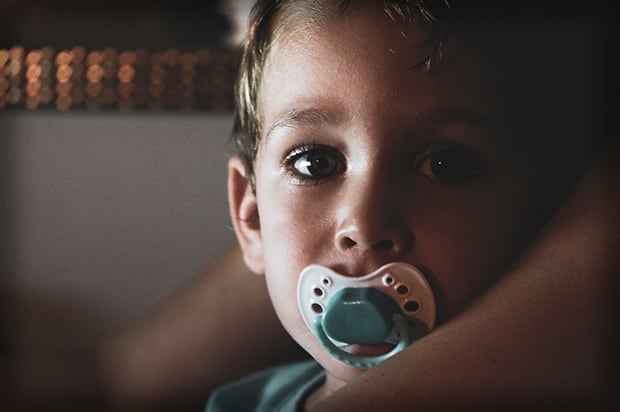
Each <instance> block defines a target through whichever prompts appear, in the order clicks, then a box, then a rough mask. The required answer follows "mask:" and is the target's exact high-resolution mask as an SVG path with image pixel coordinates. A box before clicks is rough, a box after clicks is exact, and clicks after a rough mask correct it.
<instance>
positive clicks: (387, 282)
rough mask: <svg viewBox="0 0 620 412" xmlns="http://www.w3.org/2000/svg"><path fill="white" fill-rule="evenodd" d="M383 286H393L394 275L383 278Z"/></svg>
mask: <svg viewBox="0 0 620 412" xmlns="http://www.w3.org/2000/svg"><path fill="white" fill-rule="evenodd" d="M383 284H384V285H385V286H392V285H393V284H394V278H393V277H392V275H385V276H383Z"/></svg>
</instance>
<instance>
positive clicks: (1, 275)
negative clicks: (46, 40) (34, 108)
mask: <svg viewBox="0 0 620 412" xmlns="http://www.w3.org/2000/svg"><path fill="white" fill-rule="evenodd" d="M12 136H13V133H12V124H11V121H10V118H9V117H8V116H6V115H0V242H2V243H1V244H0V355H5V354H8V353H10V351H11V345H10V343H9V338H8V336H9V329H10V328H11V322H12V321H13V320H14V316H13V315H14V303H15V299H14V297H13V294H12V293H11V290H12V282H13V281H14V276H15V260H14V256H15V228H14V219H13V217H14V216H13V205H12V199H13V193H14V185H15V181H14V180H15V179H14V177H13V172H14V167H13V158H12V156H11V154H12V153H13V150H12V149H13V138H12Z"/></svg>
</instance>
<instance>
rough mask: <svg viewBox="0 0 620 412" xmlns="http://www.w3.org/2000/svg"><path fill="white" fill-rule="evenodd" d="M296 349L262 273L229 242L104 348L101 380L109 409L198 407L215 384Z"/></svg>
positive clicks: (285, 357) (292, 353) (283, 358)
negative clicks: (199, 271) (193, 276)
mask: <svg viewBox="0 0 620 412" xmlns="http://www.w3.org/2000/svg"><path fill="white" fill-rule="evenodd" d="M300 351H301V349H298V348H297V346H296V345H295V344H294V343H293V342H292V340H291V339H290V338H289V337H288V335H287V334H286V332H285V331H284V329H283V328H282V327H281V325H280V323H279V322H278V320H277V318H276V316H275V313H274V312H273V310H272V309H271V304H270V302H269V298H268V295H267V290H266V286H265V281H264V278H263V277H261V276H256V275H254V274H252V273H251V272H250V271H249V270H248V269H247V268H246V267H245V265H244V264H243V259H242V257H241V253H240V251H239V249H238V248H237V247H236V246H235V245H231V246H229V247H228V248H227V249H226V250H225V251H224V252H223V253H222V254H221V255H220V256H219V257H218V259H216V260H215V261H214V262H213V263H212V264H211V265H210V266H209V267H207V269H206V271H205V272H204V273H203V274H201V275H200V276H198V277H197V278H196V279H194V280H193V281H192V282H190V283H189V284H188V285H186V286H185V287H184V288H183V289H182V290H180V291H179V292H178V293H177V294H176V295H174V296H173V297H172V298H171V299H170V300H169V301H168V302H165V303H164V304H163V305H162V306H161V307H160V308H159V309H158V310H157V311H155V312H154V313H153V314H152V315H151V316H149V317H148V318H147V319H146V320H145V321H144V322H142V323H141V324H139V325H137V326H135V327H132V328H130V329H128V330H127V331H126V332H124V333H121V334H119V335H118V336H116V337H114V338H113V339H112V340H110V341H109V342H107V343H106V344H105V345H104V346H103V347H102V349H101V366H102V370H103V376H102V379H103V383H104V385H105V386H106V390H105V392H106V393H108V394H109V398H110V399H109V401H110V402H111V403H112V404H113V406H114V407H118V406H122V407H123V408H126V407H129V406H131V409H132V410H135V408H138V407H139V408H143V409H144V410H154V409H156V410H162V409H163V410H167V409H166V408H169V407H174V410H181V408H187V409H191V410H200V409H201V408H202V407H203V406H204V403H205V401H206V398H207V396H208V394H209V392H210V391H211V390H212V389H213V388H214V387H215V386H218V385H221V384H223V383H225V382H226V381H229V380H232V379H235V378H238V377H241V376H243V375H246V374H248V373H250V372H252V371H255V370H258V369H261V368H264V367H265V366H268V365H272V364H274V363H275V362H278V361H280V362H283V361H286V360H290V359H291V358H293V357H299V356H300V355H301V352H300ZM155 406H157V407H156V408H155Z"/></svg>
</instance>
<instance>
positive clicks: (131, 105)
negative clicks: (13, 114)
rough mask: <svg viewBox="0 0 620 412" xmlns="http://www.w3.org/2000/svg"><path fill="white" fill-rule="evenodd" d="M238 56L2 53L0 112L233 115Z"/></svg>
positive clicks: (79, 49) (112, 51)
mask: <svg viewBox="0 0 620 412" xmlns="http://www.w3.org/2000/svg"><path fill="white" fill-rule="evenodd" d="M239 59H240V53H239V51H238V50H212V49H199V50H194V51H181V50H178V49H166V50H163V51H149V50H146V49H134V50H117V49H115V48H112V47H109V48H105V49H102V50H85V49H84V48H83V47H80V46H76V47H73V48H71V49H68V50H54V49H53V48H50V47H43V48H40V49H32V50H25V49H24V48H23V47H21V46H14V47H11V48H9V49H0V110H9V109H16V108H17V109H28V110H35V109H52V110H59V111H66V110H76V109H78V110H79V109H81V110H88V111H99V110H117V111H123V112H130V111H135V110H153V111H158V110H179V111H194V110H206V111H230V110H232V109H233V106H234V102H233V87H234V81H235V78H236V74H237V68H238V64H239Z"/></svg>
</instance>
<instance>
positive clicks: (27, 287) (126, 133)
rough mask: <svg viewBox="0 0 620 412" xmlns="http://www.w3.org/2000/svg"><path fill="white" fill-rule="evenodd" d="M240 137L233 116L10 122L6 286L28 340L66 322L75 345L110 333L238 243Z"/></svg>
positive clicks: (1, 118)
mask: <svg viewBox="0 0 620 412" xmlns="http://www.w3.org/2000/svg"><path fill="white" fill-rule="evenodd" d="M231 125H232V115H230V114H222V115H214V114H205V113H203V114H178V115H172V114H154V113H137V114H119V113H105V112H104V113H86V112H70V113H58V112H53V111H50V112H45V111H39V112H25V111H15V112H5V113H1V114H0V128H1V129H0V130H1V131H0V134H1V136H0V139H2V140H3V142H2V145H1V147H0V150H2V154H1V155H0V160H1V161H2V162H3V168H2V169H1V170H2V172H3V173H2V177H1V179H2V181H0V183H1V184H2V200H3V202H4V204H3V207H2V209H1V211H2V212H3V215H4V216H3V218H4V219H3V221H2V222H3V223H2V226H0V229H1V230H2V232H3V233H2V236H3V238H4V239H5V242H6V245H5V246H6V247H4V254H3V256H2V259H3V262H2V263H3V269H4V270H3V272H5V273H3V280H1V281H0V282H1V283H0V286H1V287H2V288H3V289H4V291H5V292H7V293H6V294H5V296H8V297H9V298H10V300H9V302H11V303H10V304H9V305H8V307H9V308H8V310H9V314H11V316H13V318H15V319H19V323H20V328H21V329H22V333H24V334H25V335H26V336H28V335H29V336H32V337H33V338H34V337H36V336H37V334H39V333H40V329H41V328H45V327H47V326H46V325H50V326H49V327H52V326H51V325H52V324H53V322H52V321H48V320H49V319H57V318H58V317H62V318H63V319H64V321H63V323H61V324H60V325H61V326H60V328H66V331H64V332H66V333H69V334H74V335H81V336H84V337H88V336H96V335H101V334H105V333H108V332H109V331H110V330H114V329H116V328H118V327H119V326H121V325H123V324H125V323H126V322H129V321H131V320H134V319H138V318H140V317H141V316H142V315H144V314H145V313H146V312H148V311H149V310H150V309H151V308H153V306H154V305H156V304H157V303H158V302H160V301H161V300H162V299H164V298H165V297H166V296H169V295H170V294H171V293H172V292H173V291H174V290H175V289H176V288H178V287H179V286H180V285H182V284H183V283H184V282H186V281H187V280H188V279H189V278H191V277H192V276H193V275H195V274H196V272H198V271H199V270H200V269H201V267H203V266H204V264H205V263H206V262H207V261H208V260H209V258H210V257H211V256H213V255H214V254H215V253H217V251H218V250H219V249H220V248H221V247H222V246H223V245H224V244H225V242H226V241H227V240H228V239H232V232H231V230H230V224H229V219H228V212H227V202H226V192H225V164H226V153H227V150H228V149H227V148H228V147H227V139H228V135H229V132H230V128H231ZM48 318H49V319H48ZM54 322H55V321H54ZM54 325H57V324H54ZM54 327H55V328H58V326H54ZM29 329H32V330H29Z"/></svg>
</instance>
